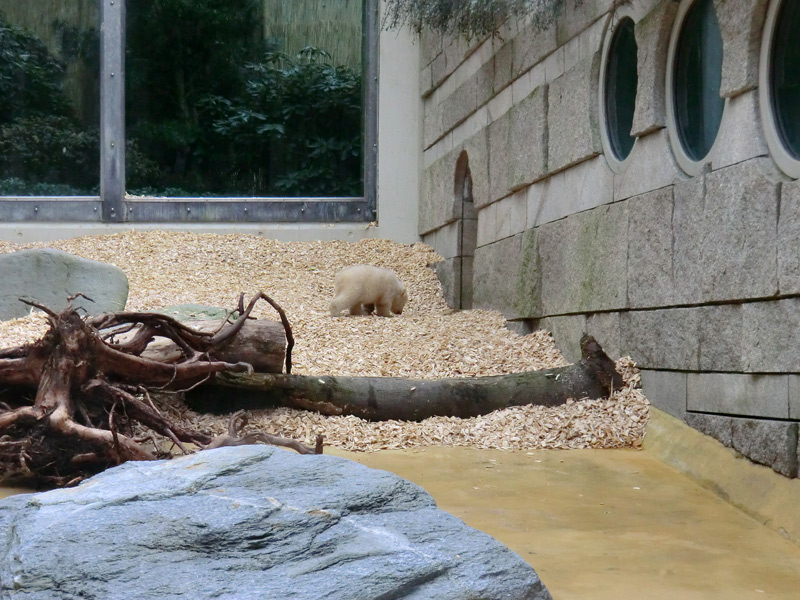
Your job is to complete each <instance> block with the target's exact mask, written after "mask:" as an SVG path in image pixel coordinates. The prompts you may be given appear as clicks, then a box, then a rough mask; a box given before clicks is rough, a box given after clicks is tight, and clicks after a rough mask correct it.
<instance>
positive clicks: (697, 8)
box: [672, 0, 725, 161]
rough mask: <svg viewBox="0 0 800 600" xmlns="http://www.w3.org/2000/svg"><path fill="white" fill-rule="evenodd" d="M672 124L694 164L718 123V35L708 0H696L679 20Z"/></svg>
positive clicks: (720, 108) (713, 136) (720, 107)
mask: <svg viewBox="0 0 800 600" xmlns="http://www.w3.org/2000/svg"><path fill="white" fill-rule="evenodd" d="M673 69H674V73H673V75H674V76H673V90H672V94H673V103H674V109H675V110H674V113H675V121H676V123H675V125H676V127H677V131H678V136H679V138H680V141H681V147H682V148H683V150H684V151H685V152H686V154H687V155H688V156H689V157H690V158H691V159H692V160H695V161H699V160H702V159H703V158H704V157H705V156H706V155H707V154H708V153H709V151H710V150H711V147H712V146H713V144H714V140H715V139H716V137H717V132H718V131H719V126H720V123H721V121H722V111H723V109H724V108H725V101H724V99H723V98H722V97H720V95H719V91H720V86H721V83H722V34H721V33H720V29H719V22H718V21H717V16H716V13H715V11H714V3H713V2H712V0H697V1H696V2H695V3H694V4H693V5H692V7H691V8H690V9H689V11H688V12H687V13H686V16H685V18H684V20H683V24H682V29H681V33H680V37H679V39H678V45H677V50H676V53H675V59H674V62H673Z"/></svg>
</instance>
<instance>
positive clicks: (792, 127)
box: [759, 0, 800, 178]
mask: <svg viewBox="0 0 800 600" xmlns="http://www.w3.org/2000/svg"><path fill="white" fill-rule="evenodd" d="M798 33H800V2H798V1H796V0H773V2H772V3H771V4H770V7H769V10H768V11H767V19H766V23H765V27H764V40H763V42H762V45H761V64H760V67H761V68H760V75H759V76H760V78H761V80H760V82H759V94H760V98H759V101H760V102H759V103H760V105H761V116H762V121H763V123H764V127H765V134H766V138H767V145H768V146H769V149H770V153H771V154H772V157H773V158H774V159H775V162H776V163H777V164H778V166H779V167H780V168H781V169H782V170H783V171H784V172H785V173H786V174H787V175H789V176H791V177H795V178H797V177H800V44H799V43H798V42H797V38H795V37H794V36H796V35H798Z"/></svg>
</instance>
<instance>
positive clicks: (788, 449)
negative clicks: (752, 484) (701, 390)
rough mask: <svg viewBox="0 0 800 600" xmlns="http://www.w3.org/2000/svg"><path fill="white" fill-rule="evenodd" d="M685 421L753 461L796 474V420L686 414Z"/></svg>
mask: <svg viewBox="0 0 800 600" xmlns="http://www.w3.org/2000/svg"><path fill="white" fill-rule="evenodd" d="M685 420H686V423H687V424H688V425H689V426H691V427H693V428H695V429H697V430H698V431H700V432H701V433H705V434H706V435H710V436H711V437H713V438H714V439H716V440H717V441H719V442H720V443H722V444H723V445H724V446H727V447H728V448H733V449H734V450H736V451H737V452H740V453H741V454H742V455H744V456H746V457H747V458H749V459H750V460H752V461H753V462H757V463H758V464H761V465H766V466H768V467H770V468H772V470H774V471H776V472H778V473H780V474H781V475H786V476H787V477H797V423H796V422H793V421H772V420H767V419H743V418H739V417H729V416H726V415H713V414H704V413H691V412H690V413H687V415H686V419H685Z"/></svg>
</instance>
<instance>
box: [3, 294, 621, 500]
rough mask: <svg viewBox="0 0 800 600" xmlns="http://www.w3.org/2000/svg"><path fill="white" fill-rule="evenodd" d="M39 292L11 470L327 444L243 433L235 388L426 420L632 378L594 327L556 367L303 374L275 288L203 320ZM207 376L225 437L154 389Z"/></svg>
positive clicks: (6, 370)
mask: <svg viewBox="0 0 800 600" xmlns="http://www.w3.org/2000/svg"><path fill="white" fill-rule="evenodd" d="M259 300H264V301H266V302H268V303H269V304H270V305H272V306H273V307H274V308H275V309H276V310H277V312H278V313H279V315H280V318H281V324H280V325H279V324H277V323H276V322H272V321H254V320H251V319H249V317H250V314H251V312H252V310H253V307H254V306H255V304H256V302H257V301H259ZM27 303H28V304H30V305H31V306H35V307H36V308H39V309H40V310H42V311H44V312H45V313H46V315H47V319H48V321H49V324H50V328H49V330H48V331H47V333H46V334H45V335H44V337H43V338H42V339H40V340H38V341H37V342H34V343H31V344H25V345H23V346H18V347H14V348H6V349H0V480H2V479H5V480H11V481H25V482H28V483H30V482H34V483H40V484H43V485H67V484H69V483H72V482H76V481H80V480H81V479H82V478H84V477H86V476H87V475H91V474H94V473H96V472H98V471H101V470H103V469H105V468H107V467H109V466H112V465H115V464H119V463H121V462H124V461H127V460H152V459H155V458H164V457H169V456H172V449H165V448H164V446H163V445H161V444H158V443H157V442H156V440H155V438H154V436H153V433H157V434H160V435H161V436H164V437H165V438H167V439H168V440H171V441H172V444H173V445H174V447H175V448H177V449H178V450H180V451H181V452H184V453H185V452H189V451H192V448H191V447H199V448H215V447H218V446H224V445H239V444H246V443H256V442H264V443H271V444H278V445H284V446H288V447H291V448H294V449H295V450H297V451H298V452H302V453H309V454H310V453H320V452H322V439H321V436H318V438H317V440H316V444H315V447H313V448H312V447H308V446H304V445H303V444H301V443H299V442H297V441H294V440H287V439H285V438H279V437H275V436H271V435H268V434H264V433H248V434H246V435H242V434H240V431H241V427H242V425H243V424H244V422H245V421H246V417H245V416H244V415H243V414H241V413H240V412H234V411H235V410H236V406H235V397H236V395H237V394H235V393H234V392H233V391H232V389H231V388H238V389H239V390H240V391H241V392H242V393H243V394H247V395H249V396H250V399H251V406H252V397H253V395H255V396H257V399H258V404H259V405H262V406H264V405H267V404H282V405H286V406H292V407H295V408H301V409H308V410H314V411H318V412H320V413H323V414H326V415H356V416H358V417H362V418H365V419H371V420H387V419H398V420H408V421H416V420H421V419H425V418H427V417H431V416H436V415H439V416H454V417H472V416H476V415H481V414H486V413H489V412H491V411H494V410H497V409H501V408H506V407H509V406H517V405H522V404H539V405H545V406H555V405H558V404H562V403H564V402H566V401H567V400H568V399H570V398H574V399H580V398H586V397H588V398H599V397H605V396H607V395H609V394H610V392H611V389H612V388H617V387H621V386H622V379H621V377H620V375H619V374H618V373H617V372H616V371H615V370H614V363H613V361H611V359H609V358H608V356H606V354H605V352H603V350H602V348H601V347H600V345H599V344H597V342H596V341H595V340H594V339H593V338H592V337H591V336H588V335H585V336H584V337H583V339H582V340H581V348H582V352H583V358H582V360H581V361H579V362H578V363H577V364H575V365H571V366H569V367H562V368H558V369H548V370H544V371H533V372H528V373H518V374H512V375H501V376H496V377H479V378H460V379H442V380H410V379H401V378H378V377H334V376H308V375H306V376H298V375H292V374H291V368H292V363H291V358H292V348H293V346H294V338H293V335H292V331H291V327H290V325H289V322H288V319H287V318H286V315H285V313H284V312H283V310H282V309H281V308H280V306H278V305H277V304H276V303H275V302H274V301H272V300H271V299H270V298H269V297H268V296H266V295H264V294H263V293H258V294H256V295H255V296H254V297H253V298H252V299H251V300H250V302H249V304H248V305H247V306H245V305H244V298H243V297H240V299H239V307H238V315H239V316H238V317H237V318H236V319H232V318H231V319H228V320H226V321H223V322H215V323H199V324H194V326H189V325H187V324H184V323H181V322H179V321H177V320H175V319H173V318H172V317H169V316H166V315H163V314H159V313H148V312H142V313H138V312H120V313H111V314H104V315H99V316H96V317H82V316H81V315H80V314H78V312H77V311H76V310H73V309H72V308H71V307H69V306H68V307H67V308H66V309H65V310H64V311H62V312H61V313H55V312H53V311H51V310H50V309H48V308H47V307H45V306H42V305H40V304H37V303H36V302H33V301H28V302H27ZM284 348H285V351H284ZM282 365H285V373H282V372H281V371H282V370H283V369H282ZM254 367H255V369H254ZM255 370H258V371H260V372H259V373H256V372H254V371H255ZM196 388H201V389H205V390H207V394H206V395H208V393H209V392H210V393H211V395H212V396H213V397H216V398H218V399H219V400H220V402H222V403H227V406H226V408H227V412H234V414H233V416H232V417H231V419H230V422H229V430H228V433H227V434H224V435H219V436H212V435H210V434H208V433H206V432H203V431H197V430H195V429H194V428H193V426H192V425H190V424H187V423H183V422H176V421H175V420H174V419H172V418H170V417H168V416H166V415H164V414H162V412H160V411H159V409H158V408H157V406H156V404H155V403H154V402H153V400H152V397H151V394H153V393H185V392H190V391H192V390H193V389H196ZM239 395H242V394H239ZM188 445H191V447H187V446H188Z"/></svg>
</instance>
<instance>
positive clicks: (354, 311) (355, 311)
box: [350, 302, 364, 317]
mask: <svg viewBox="0 0 800 600" xmlns="http://www.w3.org/2000/svg"><path fill="white" fill-rule="evenodd" d="M350 314H351V315H355V316H357V317H358V316H361V315H363V314H364V312H363V311H362V310H361V303H360V302H358V303H356V304H353V305H352V306H351V307H350Z"/></svg>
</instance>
